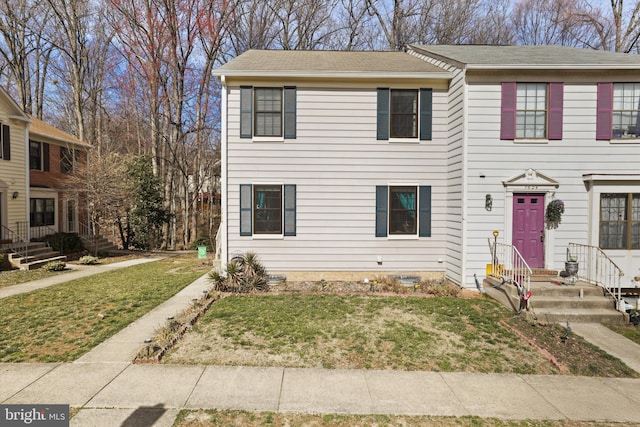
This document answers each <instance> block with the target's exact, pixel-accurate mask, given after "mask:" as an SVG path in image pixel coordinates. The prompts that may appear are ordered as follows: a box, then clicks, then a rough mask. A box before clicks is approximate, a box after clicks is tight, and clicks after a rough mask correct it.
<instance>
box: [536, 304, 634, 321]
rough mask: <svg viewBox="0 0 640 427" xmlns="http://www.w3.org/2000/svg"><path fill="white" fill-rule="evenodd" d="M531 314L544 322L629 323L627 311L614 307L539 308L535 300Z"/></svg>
mask: <svg viewBox="0 0 640 427" xmlns="http://www.w3.org/2000/svg"><path fill="white" fill-rule="evenodd" d="M529 315H530V316H532V317H533V318H534V319H536V320H537V321H539V322H542V323H566V322H569V324H571V323H604V324H626V323H629V318H628V316H627V315H626V313H621V312H619V311H617V310H614V309H600V308H598V309H575V308H573V309H570V310H558V309H546V308H537V306H536V304H535V302H533V303H532V304H531V310H530V312H529Z"/></svg>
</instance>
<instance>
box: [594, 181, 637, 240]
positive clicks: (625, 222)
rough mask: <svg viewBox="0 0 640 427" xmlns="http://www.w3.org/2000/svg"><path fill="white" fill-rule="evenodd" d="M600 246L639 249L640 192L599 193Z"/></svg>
mask: <svg viewBox="0 0 640 427" xmlns="http://www.w3.org/2000/svg"><path fill="white" fill-rule="evenodd" d="M600 247H601V248H603V249H640V194H638V193H603V194H601V195H600Z"/></svg>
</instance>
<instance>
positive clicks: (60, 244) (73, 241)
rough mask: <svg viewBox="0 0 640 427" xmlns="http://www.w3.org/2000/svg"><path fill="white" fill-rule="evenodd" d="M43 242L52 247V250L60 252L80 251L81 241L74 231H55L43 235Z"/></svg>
mask: <svg viewBox="0 0 640 427" xmlns="http://www.w3.org/2000/svg"><path fill="white" fill-rule="evenodd" d="M42 240H44V241H45V242H47V243H48V244H49V246H51V247H52V248H53V250H55V251H58V252H62V253H63V254H72V253H75V252H81V251H82V242H81V241H80V237H78V235H77V234H75V233H55V234H50V235H48V236H45V237H44V239H42Z"/></svg>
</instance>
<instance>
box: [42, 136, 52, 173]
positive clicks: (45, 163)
mask: <svg viewBox="0 0 640 427" xmlns="http://www.w3.org/2000/svg"><path fill="white" fill-rule="evenodd" d="M50 168H51V162H50V159H49V144H47V143H43V144H42V170H43V171H45V172H48V171H49V169H50Z"/></svg>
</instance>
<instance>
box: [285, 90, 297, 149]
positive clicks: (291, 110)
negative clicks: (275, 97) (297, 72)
mask: <svg viewBox="0 0 640 427" xmlns="http://www.w3.org/2000/svg"><path fill="white" fill-rule="evenodd" d="M296 119H297V117H296V88H295V87H285V88H284V137H285V138H287V139H295V137H296Z"/></svg>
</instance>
